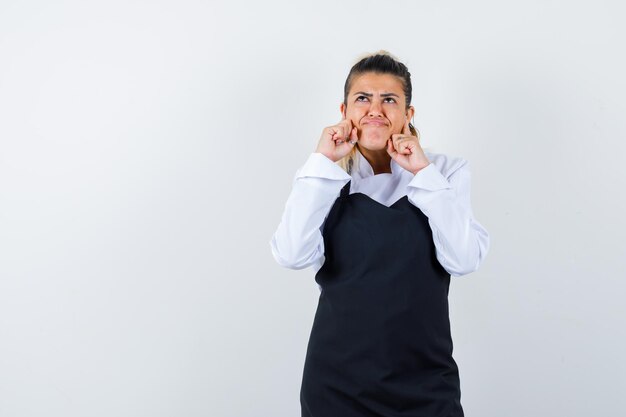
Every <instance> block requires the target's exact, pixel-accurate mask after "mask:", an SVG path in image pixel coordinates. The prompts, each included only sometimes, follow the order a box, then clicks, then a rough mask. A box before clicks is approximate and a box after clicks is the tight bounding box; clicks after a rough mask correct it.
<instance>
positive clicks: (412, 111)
mask: <svg viewBox="0 0 626 417" xmlns="http://www.w3.org/2000/svg"><path fill="white" fill-rule="evenodd" d="M414 114H415V107H413V106H409V108H408V109H407V111H406V118H407V119H409V120H411V119H412V118H413V115H414Z"/></svg>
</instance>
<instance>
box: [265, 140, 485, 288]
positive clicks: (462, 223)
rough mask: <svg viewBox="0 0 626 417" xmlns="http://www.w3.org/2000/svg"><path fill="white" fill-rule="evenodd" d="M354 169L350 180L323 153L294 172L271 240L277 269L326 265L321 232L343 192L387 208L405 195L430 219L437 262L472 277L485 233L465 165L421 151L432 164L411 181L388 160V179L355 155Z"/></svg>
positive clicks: (410, 176) (459, 160) (407, 173)
mask: <svg viewBox="0 0 626 417" xmlns="http://www.w3.org/2000/svg"><path fill="white" fill-rule="evenodd" d="M356 153H357V156H358V158H359V162H358V165H357V166H356V167H357V168H356V169H354V170H353V172H352V175H349V174H348V173H347V172H346V171H344V170H343V169H342V168H341V167H340V166H339V165H338V164H336V163H334V162H333V161H331V160H330V159H329V158H327V157H326V156H324V155H323V154H321V153H312V154H311V155H310V156H309V158H308V159H307V161H306V162H305V164H304V165H303V166H302V167H301V168H300V169H298V170H297V171H296V174H295V176H294V179H293V183H292V190H291V194H290V195H289V197H288V199H287V202H286V204H285V209H284V211H283V215H282V218H281V221H280V223H279V225H278V228H277V229H276V231H275V232H274V234H273V236H272V239H271V240H270V246H271V249H272V255H273V256H274V259H276V262H278V264H279V265H281V266H283V267H286V268H291V269H303V268H306V267H308V266H312V267H313V269H314V271H315V272H317V271H318V270H319V269H320V268H321V267H322V265H323V264H324V260H325V257H324V239H323V236H322V233H321V231H322V228H323V226H324V222H325V220H326V217H327V216H328V214H329V212H330V209H331V208H332V206H333V204H334V202H335V200H336V199H337V197H339V193H340V191H341V189H342V188H343V186H344V185H345V184H346V183H347V182H348V181H350V180H351V181H352V182H351V184H350V194H352V193H356V192H360V193H363V194H366V195H367V196H369V197H370V198H372V199H373V200H375V201H377V202H379V203H380V204H383V205H385V206H387V207H389V206H391V205H392V204H393V203H395V202H396V201H398V200H399V199H400V198H402V197H404V196H405V195H406V196H407V197H408V200H409V202H411V204H414V205H415V206H417V207H418V208H419V209H420V210H421V211H422V212H423V213H424V214H425V215H426V217H427V218H428V223H429V225H430V228H431V230H432V234H433V242H434V244H435V249H436V254H437V259H438V260H439V263H440V264H441V265H442V266H443V267H444V269H445V270H446V271H448V272H449V273H450V275H451V276H454V277H458V276H461V275H465V274H469V273H470V272H473V271H476V270H477V269H478V267H479V266H480V264H481V262H482V260H483V259H484V258H485V256H486V255H487V252H488V251H489V233H488V232H487V230H486V229H485V228H484V227H483V226H482V225H481V224H479V223H478V222H477V221H476V220H475V219H474V216H473V213H472V209H471V206H470V170H469V166H468V161H467V160H465V159H463V158H459V157H450V156H446V155H444V154H439V153H433V152H429V151H424V154H425V155H426V157H427V158H428V160H429V161H430V164H429V165H427V166H426V167H425V168H422V169H421V170H420V171H418V172H417V174H415V175H413V174H412V173H411V172H410V171H407V170H405V169H404V168H402V167H401V166H400V165H398V163H397V162H396V161H394V160H393V159H392V160H391V173H381V174H376V175H374V171H373V170H372V167H371V165H370V164H369V162H368V161H367V159H365V157H364V156H363V155H362V154H361V153H360V152H359V151H358V149H357V151H356Z"/></svg>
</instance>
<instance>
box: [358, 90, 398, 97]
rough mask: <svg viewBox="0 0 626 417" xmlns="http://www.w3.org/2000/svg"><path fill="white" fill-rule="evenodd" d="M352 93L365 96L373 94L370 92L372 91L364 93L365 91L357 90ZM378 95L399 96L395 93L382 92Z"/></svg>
mask: <svg viewBox="0 0 626 417" xmlns="http://www.w3.org/2000/svg"><path fill="white" fill-rule="evenodd" d="M352 95H353V96H356V95H363V96H366V97H372V96H373V94H372V93H366V92H365V91H358V92H356V93H354V94H352ZM380 96H381V97H390V96H394V97H398V98H400V96H398V95H397V94H394V93H383V94H381V95H380Z"/></svg>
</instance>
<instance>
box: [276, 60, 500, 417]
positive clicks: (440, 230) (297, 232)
mask: <svg viewBox="0 0 626 417" xmlns="http://www.w3.org/2000/svg"><path fill="white" fill-rule="evenodd" d="M411 93H412V87H411V76H410V73H409V71H408V69H407V67H406V66H405V65H404V64H402V63H401V62H398V61H397V60H396V59H395V58H393V57H392V56H391V55H390V54H389V53H387V52H385V51H381V52H380V53H377V54H374V55H370V56H367V57H365V58H363V59H361V60H360V61H359V62H357V63H356V64H355V65H354V66H353V67H352V69H351V70H350V73H349V75H348V78H347V80H346V83H345V87H344V100H343V103H341V105H340V110H341V114H342V118H341V121H340V122H339V123H337V124H336V125H334V126H329V127H326V128H324V129H323V131H322V135H321V138H320V140H319V143H318V145H317V149H316V151H315V152H314V153H312V154H311V155H310V156H309V158H308V160H307V161H306V163H305V164H304V166H302V167H301V168H300V169H299V170H298V171H297V172H296V175H295V178H294V181H293V188H292V191H291V194H290V195H289V198H288V200H287V203H286V205H285V210H284V212H283V216H282V219H281V222H280V224H279V225H278V228H277V230H276V232H275V233H274V235H273V236H272V239H271V242H270V244H271V249H272V254H273V256H274V258H275V259H276V261H277V262H278V263H279V264H280V265H282V266H284V267H287V268H292V269H302V268H306V267H308V266H312V267H313V268H314V269H315V271H316V275H315V281H316V282H317V284H318V286H319V288H320V290H321V293H320V297H319V302H318V306H317V310H316V313H315V319H314V322H313V327H312V330H311V334H310V339H309V343H308V347H307V354H306V360H305V364H304V372H303V376H302V385H301V390H300V403H301V406H302V416H303V417H304V416H306V417H365V416H372V417H374V416H377V417H383V416H384V417H392V416H393V417H400V416H414V417H418V416H420V417H462V416H463V415H464V414H463V408H462V406H461V392H460V381H459V372H458V368H457V365H456V362H455V361H454V359H453V357H452V346H453V344H452V338H451V334H450V322H449V313H448V289H449V285H450V277H451V276H454V277H458V276H461V275H465V274H469V273H470V272H473V271H475V270H476V269H478V267H479V265H480V264H481V262H482V260H483V259H484V257H485V255H486V254H487V251H488V250H489V234H488V233H487V231H486V230H485V228H484V227H482V226H481V225H480V224H479V223H478V222H477V221H476V220H475V219H474V217H473V214H472V209H471V206H470V171H469V168H468V162H467V161H466V160H464V159H462V158H458V157H449V156H446V155H444V154H439V153H433V152H429V151H425V150H423V149H422V147H421V146H420V142H419V136H418V134H417V131H416V130H415V128H414V127H413V126H412V124H411V123H409V120H411V118H412V116H413V114H414V111H415V109H414V108H413V106H411V104H410V103H411Z"/></svg>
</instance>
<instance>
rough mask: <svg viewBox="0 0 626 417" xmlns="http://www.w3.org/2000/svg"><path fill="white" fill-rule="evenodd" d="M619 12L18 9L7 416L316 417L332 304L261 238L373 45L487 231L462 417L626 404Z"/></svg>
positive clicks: (0, 22) (14, 14)
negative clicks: (311, 344)
mask: <svg viewBox="0 0 626 417" xmlns="http://www.w3.org/2000/svg"><path fill="white" fill-rule="evenodd" d="M623 11H624V8H623V5H621V3H620V2H618V1H614V2H608V1H605V2H602V1H593V2H592V1H545V0H543V1H539V0H531V1H517V2H498V1H475V2H463V1H447V2H441V1H408V0H407V1H392V2H372V1H364V0H356V1H355V0H353V1H344V2H330V1H319V0H317V1H315V2H312V1H311V2H287V1H282V2H278V1H266V2H226V1H220V2H216V1H204V2H203V1H181V0H178V1H173V0H168V1H147V0H137V1H128V0H125V1H118V0H116V1H100V2H89V1H87V2H86V1H59V2H46V1H9V0H5V1H2V2H1V3H0V416H7V417H8V416H10V417H27V416H28V417H32V416H46V417H49V416H63V417H70V416H81V417H84V416H103V417H104V416H106V417H109V416H118V417H126V416H128V417H137V416H146V417H148V416H150V417H154V416H188V417H192V416H211V417H213V416H223V417H259V416H274V417H282V416H284V417H293V416H297V415H299V413H300V405H299V390H300V382H301V377H302V368H303V364H304V355H305V352H306V344H307V341H308V337H309V333H310V330H311V325H312V320H313V316H314V313H315V308H316V305H317V297H318V296H319V289H318V287H317V285H316V283H315V281H314V275H313V271H312V270H310V269H305V270H298V271H296V270H288V269H285V268H281V267H280V266H278V264H276V262H275V261H274V259H273V258H272V255H271V252H270V247H269V240H270V238H271V235H272V233H273V232H274V230H275V228H276V227H277V226H278V222H279V220H280V216H281V213H282V210H283V208H284V203H285V201H286V199H287V197H288V195H289V192H290V190H291V184H292V180H293V175H294V174H295V171H296V170H297V168H298V167H300V166H301V165H302V164H303V163H304V161H305V160H306V158H307V157H308V155H309V154H310V153H311V152H313V151H314V150H315V147H316V145H317V142H318V140H319V137H320V134H321V131H322V129H323V128H324V127H325V126H329V125H332V124H335V123H337V122H338V121H339V120H340V112H339V104H340V102H341V100H342V99H343V83H344V81H345V77H346V76H347V74H348V71H349V69H350V67H351V66H352V64H353V63H354V62H355V61H356V60H357V59H358V58H359V57H360V56H361V55H362V54H365V53H368V52H376V51H378V50H379V49H385V50H388V51H390V52H391V53H392V54H394V55H395V56H397V57H398V58H399V59H400V60H401V61H403V62H404V63H405V64H407V66H408V67H409V69H410V71H411V74H412V80H413V87H414V99H413V103H412V104H413V105H414V106H415V107H416V116H415V125H416V127H417V128H418V130H419V131H420V133H421V136H422V140H421V143H422V145H424V146H425V147H428V148H429V149H431V150H433V151H435V152H441V153H446V154H450V155H457V156H462V157H464V158H466V159H468V160H469V162H470V164H471V169H472V205H473V210H474V215H475V217H476V218H477V220H478V221H479V222H481V224H483V225H484V226H485V227H486V228H487V230H488V231H489V233H490V236H491V249H490V251H489V254H488V256H487V258H486V260H485V262H484V263H483V265H482V266H481V268H480V269H479V270H478V271H477V272H474V273H472V274H469V275H465V276H462V277H457V278H455V279H453V281H452V283H451V287H450V296H449V300H450V320H451V325H452V336H453V340H454V357H455V359H456V361H457V363H458V364H459V370H460V377H461V390H462V398H461V401H462V404H463V406H464V409H465V413H466V415H467V416H468V417H470V416H481V417H503V416H506V417H527V416H533V417H543V416H545V417H553V416H569V417H589V416H594V415H620V414H624V413H625V410H626V400H625V397H624V395H623V392H624V389H625V388H626V383H625V382H624V381H625V378H624V374H625V371H626V366H625V365H624V361H623V360H622V355H623V353H624V352H625V351H626V335H625V330H624V329H626V326H625V323H624V321H625V320H624V318H625V317H626V307H625V303H624V302H623V298H624V294H625V290H626V273H625V272H624V271H625V270H626V257H625V256H624V253H625V252H624V249H625V246H626V245H625V244H624V236H625V235H626V234H625V233H626V224H625V222H624V220H623V218H622V216H623V213H624V211H625V209H626V204H625V198H624V189H625V188H626V187H625V185H626V184H625V182H626V181H625V179H626V172H625V170H624V165H623V161H624V152H625V151H626V146H625V145H624V140H625V138H626V123H625V119H624V114H625V110H626V105H625V103H626V100H625V99H624V97H625V93H626V85H625V84H626V83H625V81H624V74H625V73H626V65H625V57H624V54H623V49H624V44H623V40H624V39H625V38H626V29H624V25H623V22H622V20H623V19H622V18H621V16H623ZM407 331H410V329H407Z"/></svg>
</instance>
